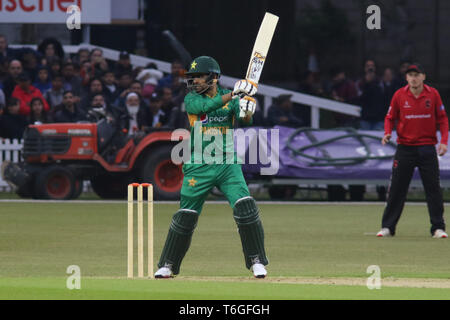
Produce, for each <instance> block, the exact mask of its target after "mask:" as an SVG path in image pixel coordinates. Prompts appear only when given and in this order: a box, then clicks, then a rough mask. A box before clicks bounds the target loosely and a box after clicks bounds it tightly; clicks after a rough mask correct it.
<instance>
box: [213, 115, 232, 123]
mask: <svg viewBox="0 0 450 320" xmlns="http://www.w3.org/2000/svg"><path fill="white" fill-rule="evenodd" d="M209 120H211V122H224V121H227V120H228V116H222V117H219V116H216V117H210V118H209Z"/></svg>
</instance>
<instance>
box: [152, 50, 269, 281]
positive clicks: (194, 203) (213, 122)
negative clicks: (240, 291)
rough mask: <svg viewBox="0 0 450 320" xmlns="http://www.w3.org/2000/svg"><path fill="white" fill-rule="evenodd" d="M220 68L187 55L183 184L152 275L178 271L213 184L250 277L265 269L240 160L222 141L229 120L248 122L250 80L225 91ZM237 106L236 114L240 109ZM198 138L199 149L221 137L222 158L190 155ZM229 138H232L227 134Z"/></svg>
mask: <svg viewBox="0 0 450 320" xmlns="http://www.w3.org/2000/svg"><path fill="white" fill-rule="evenodd" d="M220 74H221V71H220V67H219V64H218V63H217V61H216V60H214V59H213V58H211V57H208V56H201V57H198V58H196V59H194V61H192V63H191V65H190V68H189V70H188V72H187V73H186V76H187V77H189V78H188V79H187V86H188V89H189V90H190V91H191V92H190V93H189V94H187V95H186V97H185V99H184V102H185V107H186V111H187V114H188V117H189V123H190V126H191V139H190V144H191V146H190V148H191V161H190V162H189V163H186V162H185V163H184V164H183V173H184V179H183V186H182V188H181V200H180V209H179V210H178V211H177V212H176V213H175V214H174V215H173V218H172V223H171V224H170V228H169V233H168V235H167V239H166V242H165V245H164V248H163V251H162V253H161V258H160V260H159V263H158V267H159V269H158V271H157V272H156V273H155V278H170V277H173V276H174V275H177V274H178V273H179V271H180V265H181V262H182V260H183V258H184V256H185V254H186V252H187V250H188V249H189V246H190V243H191V239H192V234H193V232H194V229H195V227H196V226H197V221H198V217H199V215H200V213H201V211H202V207H203V204H204V202H205V199H206V197H207V196H208V194H209V192H210V191H211V189H213V188H214V187H217V188H219V189H220V190H221V191H222V192H223V193H224V194H225V196H226V198H227V199H228V202H229V203H230V205H231V207H232V209H233V217H234V219H235V221H236V224H237V226H238V229H239V235H240V237H241V242H242V248H243V253H244V259H245V264H246V267H247V268H248V269H250V270H252V271H253V275H254V276H255V277H256V278H264V277H265V276H266V275H267V271H266V269H265V266H266V265H267V264H268V260H267V257H266V253H265V249H264V230H263V226H262V223H261V220H260V217H259V209H258V207H257V206H256V203H255V200H254V199H253V198H252V197H251V196H250V193H249V191H248V188H247V184H246V182H245V180H244V176H243V174H242V169H241V165H240V164H238V163H236V162H235V161H233V162H232V163H230V162H229V161H226V160H227V158H228V159H229V154H230V152H231V153H232V157H234V159H236V154H235V152H234V143H231V144H230V143H229V142H228V144H227V142H226V141H225V140H226V139H225V137H226V132H227V130H228V129H233V125H234V122H235V121H239V123H240V124H242V125H251V124H252V115H253V114H254V112H255V108H256V101H255V99H253V98H252V97H251V96H253V95H254V94H255V93H256V91H257V88H256V85H255V84H253V83H251V82H250V81H248V80H240V81H238V82H236V84H235V86H234V90H233V91H230V90H227V89H224V88H222V87H221V86H219V85H218V83H217V82H218V79H219V77H220ZM241 110H242V111H243V112H242V114H244V115H245V116H243V117H242V118H240V111H241ZM202 135H203V136H208V135H209V137H210V138H211V139H205V138H201V140H200V141H201V152H202V154H203V150H205V148H207V147H208V145H209V144H211V143H214V142H211V140H214V141H215V140H216V139H223V143H222V145H223V149H222V151H224V152H223V157H222V156H221V158H223V163H212V164H207V163H205V161H204V160H202V161H201V162H200V163H199V162H198V161H195V157H198V156H202V155H199V154H198V153H199V150H198V149H199V148H198V147H197V148H195V144H196V143H198V142H197V141H198V140H199V139H198V138H199V137H202ZM231 141H232V140H231Z"/></svg>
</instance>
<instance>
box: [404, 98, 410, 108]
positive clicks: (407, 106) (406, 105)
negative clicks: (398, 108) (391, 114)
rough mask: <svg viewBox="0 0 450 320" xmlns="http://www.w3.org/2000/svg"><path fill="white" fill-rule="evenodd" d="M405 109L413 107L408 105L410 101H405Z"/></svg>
mask: <svg viewBox="0 0 450 320" xmlns="http://www.w3.org/2000/svg"><path fill="white" fill-rule="evenodd" d="M403 108H411V106H410V105H409V103H408V100H406V101H405V104H404V105H403Z"/></svg>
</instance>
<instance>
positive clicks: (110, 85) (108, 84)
mask: <svg viewBox="0 0 450 320" xmlns="http://www.w3.org/2000/svg"><path fill="white" fill-rule="evenodd" d="M102 80H103V83H104V84H105V90H107V92H108V95H109V96H110V97H111V101H115V100H116V98H117V97H116V89H117V87H116V77H115V75H114V72H112V71H111V70H106V71H105V72H104V73H103V76H102Z"/></svg>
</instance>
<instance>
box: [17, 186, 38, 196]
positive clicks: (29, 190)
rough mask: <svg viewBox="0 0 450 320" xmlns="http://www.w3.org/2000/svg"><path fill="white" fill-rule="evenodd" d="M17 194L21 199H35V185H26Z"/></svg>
mask: <svg viewBox="0 0 450 320" xmlns="http://www.w3.org/2000/svg"><path fill="white" fill-rule="evenodd" d="M16 193H17V195H18V196H19V197H21V198H34V190H33V185H30V184H25V185H23V186H21V187H20V188H18V189H17V190H16Z"/></svg>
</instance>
